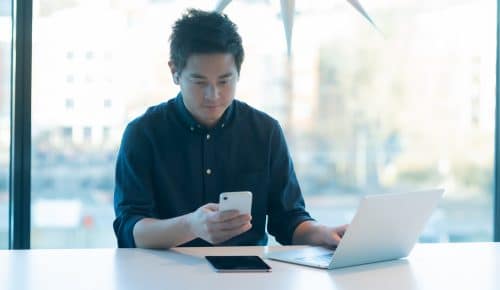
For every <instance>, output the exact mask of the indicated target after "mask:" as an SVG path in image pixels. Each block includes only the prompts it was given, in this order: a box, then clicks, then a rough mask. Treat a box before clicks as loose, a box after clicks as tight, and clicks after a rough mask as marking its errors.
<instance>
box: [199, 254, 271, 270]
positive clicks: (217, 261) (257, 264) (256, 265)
mask: <svg viewBox="0 0 500 290" xmlns="http://www.w3.org/2000/svg"><path fill="white" fill-rule="evenodd" d="M205 258H206V259H207V260H208V261H209V262H210V264H211V265H212V267H214V269H215V271H217V272H270V271H271V267H270V266H269V265H268V264H266V262H264V261H263V260H262V259H261V258H260V257H259V256H205Z"/></svg>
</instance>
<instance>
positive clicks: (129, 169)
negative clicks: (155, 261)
mask: <svg viewBox="0 0 500 290" xmlns="http://www.w3.org/2000/svg"><path fill="white" fill-rule="evenodd" d="M151 154H152V150H151V145H150V143H149V140H148V138H147V135H146V133H145V130H144V128H142V127H141V123H140V122H139V121H138V120H137V119H136V120H135V121H133V122H131V123H130V124H129V125H128V126H127V128H126V129H125V133H124V134H123V139H122V143H121V146H120V150H119V152H118V159H117V163H116V175H115V192H114V209H115V215H116V218H115V220H114V222H113V229H114V232H115V235H116V238H117V241H118V247H120V248H134V247H135V246H136V245H135V241H134V236H133V229H134V226H135V224H136V223H137V222H138V221H139V220H141V219H143V218H145V217H152V216H153V212H154V199H153V186H152V174H151V171H152V169H151V166H152V165H151V164H152V162H151V159H152V155H151Z"/></svg>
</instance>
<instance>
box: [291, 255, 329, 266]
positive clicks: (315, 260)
mask: <svg viewBox="0 0 500 290" xmlns="http://www.w3.org/2000/svg"><path fill="white" fill-rule="evenodd" d="M332 257H333V253H328V254H324V255H319V256H312V257H302V258H297V259H295V260H297V261H299V262H304V263H312V264H320V265H328V264H330V261H331V260H332Z"/></svg>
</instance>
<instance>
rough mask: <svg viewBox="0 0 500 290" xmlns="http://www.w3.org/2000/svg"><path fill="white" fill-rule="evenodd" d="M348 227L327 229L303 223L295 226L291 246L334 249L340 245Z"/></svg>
mask: <svg viewBox="0 0 500 290" xmlns="http://www.w3.org/2000/svg"><path fill="white" fill-rule="evenodd" d="M348 226H349V225H342V226H339V227H329V226H324V225H321V224H319V223H317V222H314V221H305V222H303V223H301V224H300V225H298V226H297V228H296V229H295V232H294V234H293V241H292V242H293V244H296V245H311V246H322V247H327V248H335V247H337V245H338V244H339V243H340V240H341V239H342V237H343V236H344V233H345V231H346V230H347V227H348Z"/></svg>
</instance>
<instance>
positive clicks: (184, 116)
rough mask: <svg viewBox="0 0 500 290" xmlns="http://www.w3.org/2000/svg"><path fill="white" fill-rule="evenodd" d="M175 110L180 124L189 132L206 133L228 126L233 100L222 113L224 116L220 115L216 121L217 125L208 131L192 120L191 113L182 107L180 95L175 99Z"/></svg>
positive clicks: (182, 102) (231, 114)
mask: <svg viewBox="0 0 500 290" xmlns="http://www.w3.org/2000/svg"><path fill="white" fill-rule="evenodd" d="M175 108H176V111H177V112H178V113H179V116H180V119H181V121H182V123H183V124H184V125H185V126H186V127H187V128H188V129H189V130H191V131H192V132H207V131H214V130H220V129H224V128H226V127H227V126H228V125H229V124H230V122H231V121H232V118H233V112H234V100H233V101H232V102H231V105H229V107H228V108H227V109H226V111H224V114H222V117H221V118H220V119H219V121H217V124H216V125H215V126H214V127H212V128H210V129H209V128H207V127H205V126H204V125H202V124H200V123H199V122H197V121H196V120H195V119H194V118H193V116H192V115H191V113H190V112H189V111H188V110H187V108H186V106H185V105H184V101H183V99H182V93H179V94H177V97H176V98H175Z"/></svg>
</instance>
